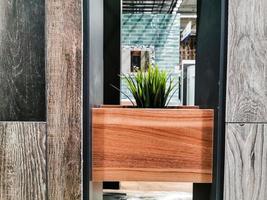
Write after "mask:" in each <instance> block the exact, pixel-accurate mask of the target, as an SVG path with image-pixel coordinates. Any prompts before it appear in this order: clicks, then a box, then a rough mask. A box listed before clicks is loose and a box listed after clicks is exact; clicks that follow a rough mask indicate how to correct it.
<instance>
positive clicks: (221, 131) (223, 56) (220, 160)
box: [83, 0, 228, 200]
mask: <svg viewBox="0 0 267 200" xmlns="http://www.w3.org/2000/svg"><path fill="white" fill-rule="evenodd" d="M88 1H91V0H84V1H83V34H84V37H83V199H84V200H89V196H90V195H89V194H90V191H89V182H90V180H91V164H92V160H91V147H92V145H91V113H90V105H89V102H90V99H89V94H90V91H89V67H90V66H89V59H90V57H89V51H90V49H89V37H88V36H89V34H90V30H89V21H90V20H89V18H90V13H89V2H88ZM218 1H221V27H220V28H221V36H220V40H221V41H220V73H219V83H218V84H219V105H218V126H217V134H218V137H217V139H216V141H214V142H215V147H216V149H215V153H216V156H215V159H216V163H217V165H216V166H215V168H214V172H215V174H216V178H215V179H214V183H213V187H212V197H211V199H212V200H223V189H224V187H223V186H224V148H225V96H226V66H227V24H228V19H227V16H228V15H227V13H228V0H218ZM161 6H162V5H161ZM91 200H92V199H91Z"/></svg>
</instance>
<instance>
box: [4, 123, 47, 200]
mask: <svg viewBox="0 0 267 200" xmlns="http://www.w3.org/2000/svg"><path fill="white" fill-rule="evenodd" d="M45 144H46V125H45V123H19V122H14V123H12V122H1V123H0V199H1V200H45V199H46V147H45Z"/></svg>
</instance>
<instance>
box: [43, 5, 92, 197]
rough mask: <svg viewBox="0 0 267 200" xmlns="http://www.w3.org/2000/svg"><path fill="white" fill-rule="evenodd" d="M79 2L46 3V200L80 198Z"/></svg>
mask: <svg viewBox="0 0 267 200" xmlns="http://www.w3.org/2000/svg"><path fill="white" fill-rule="evenodd" d="M81 2H82V1H81V0H47V1H46V36H47V51H46V55H47V74H46V80H47V81H46V82H47V137H48V163H47V165H48V172H47V173H48V199H49V200H76V199H81V198H82V197H81V195H82V194H81V190H82V185H81V184H82V182H81V181H82V180H81V177H82V174H81V173H82V171H81V168H82V166H81V161H82V160H81V151H82V148H81V145H82V55H81V48H82V23H81V19H82V11H81V9H82V5H81ZM87 103H88V102H87Z"/></svg>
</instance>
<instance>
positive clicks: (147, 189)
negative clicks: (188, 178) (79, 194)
mask: <svg viewBox="0 0 267 200" xmlns="http://www.w3.org/2000/svg"><path fill="white" fill-rule="evenodd" d="M192 188H193V187H192V184H190V183H150V182H121V183H120V190H117V191H116V190H106V191H104V199H103V200H192V199H193V198H192Z"/></svg>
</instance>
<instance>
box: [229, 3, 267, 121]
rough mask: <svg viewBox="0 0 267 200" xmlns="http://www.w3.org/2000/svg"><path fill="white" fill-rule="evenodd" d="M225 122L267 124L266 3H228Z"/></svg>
mask: <svg viewBox="0 0 267 200" xmlns="http://www.w3.org/2000/svg"><path fill="white" fill-rule="evenodd" d="M226 121H227V122H267V1H266V0H230V1H229V30H228V72H227V117H226Z"/></svg>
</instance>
